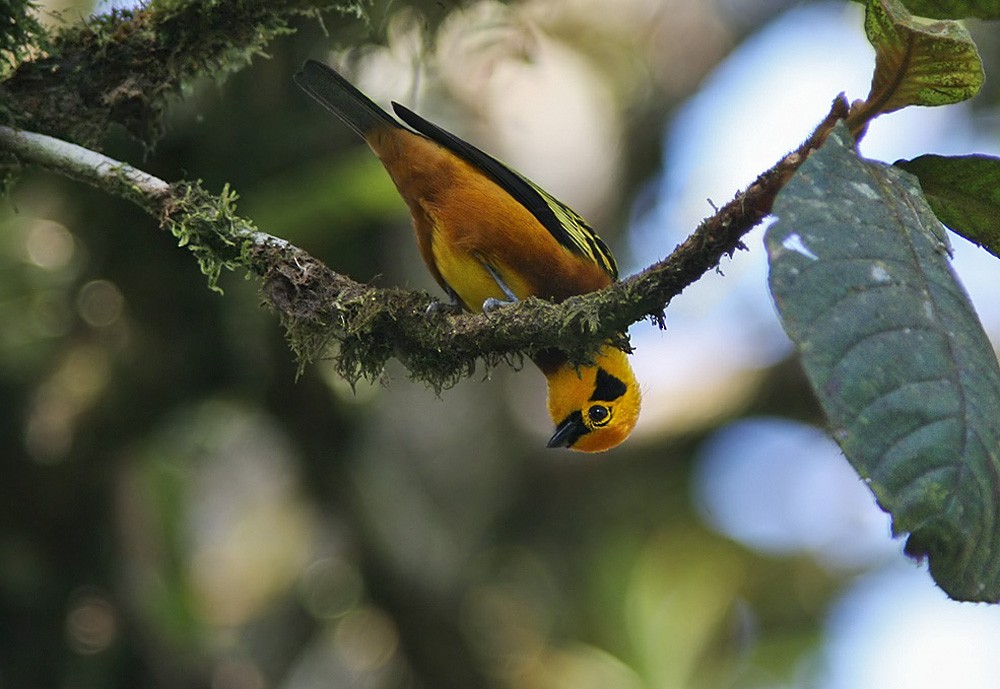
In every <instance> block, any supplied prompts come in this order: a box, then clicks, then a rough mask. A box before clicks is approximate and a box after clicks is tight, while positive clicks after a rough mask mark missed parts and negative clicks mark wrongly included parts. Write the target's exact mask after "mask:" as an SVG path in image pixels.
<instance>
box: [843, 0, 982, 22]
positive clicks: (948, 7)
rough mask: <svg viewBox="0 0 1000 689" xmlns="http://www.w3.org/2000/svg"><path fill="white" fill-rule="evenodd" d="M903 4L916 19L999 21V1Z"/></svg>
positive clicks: (908, 1) (931, 0)
mask: <svg viewBox="0 0 1000 689" xmlns="http://www.w3.org/2000/svg"><path fill="white" fill-rule="evenodd" d="M855 2H860V3H862V4H864V0H855ZM903 4H904V5H906V9H908V10H909V11H910V12H912V13H913V14H915V15H917V16H918V17H932V18H934V19H965V18H966V17H977V18H979V19H1000V0H903Z"/></svg>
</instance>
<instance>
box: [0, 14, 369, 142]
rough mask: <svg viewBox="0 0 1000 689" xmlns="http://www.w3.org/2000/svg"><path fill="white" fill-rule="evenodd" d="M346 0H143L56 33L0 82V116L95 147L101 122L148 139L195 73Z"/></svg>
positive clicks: (236, 58)
mask: <svg viewBox="0 0 1000 689" xmlns="http://www.w3.org/2000/svg"><path fill="white" fill-rule="evenodd" d="M361 6H362V3H360V2H357V1H353V2H352V0H327V1H326V2H323V1H319V0H272V1H271V2H256V1H254V0H216V1H215V2H211V3H200V2H170V1H160V2H150V3H148V4H146V5H145V6H144V7H140V8H139V9H136V10H116V11H113V12H111V13H109V14H106V15H102V16H97V17H91V18H90V19H89V20H88V21H86V22H84V23H80V24H74V25H71V26H67V27H65V28H62V29H60V30H59V31H57V32H55V33H54V34H53V35H52V36H51V38H50V39H49V40H47V41H46V45H45V47H46V52H45V53H44V54H42V55H40V56H37V57H36V58H34V59H31V60H28V61H26V62H23V63H22V64H20V65H19V66H18V68H17V70H16V71H15V72H14V74H13V75H11V76H10V78H9V79H7V80H5V81H4V82H3V83H0V102H2V103H3V104H4V105H3V110H6V111H7V113H9V114H6V115H5V117H11V118H12V119H10V120H8V121H11V122H13V123H14V124H16V125H18V126H25V127H30V128H31V129H33V130H35V131H39V132H44V133H46V134H51V135H53V136H58V137H61V138H65V139H69V140H71V141H75V142H78V143H80V144H83V145H86V146H89V147H91V148H99V146H100V143H101V142H102V141H103V139H104V137H105V135H106V133H107V129H108V126H109V125H110V124H112V123H115V124H119V125H121V126H123V127H124V128H125V129H126V130H128V132H129V133H130V134H132V135H133V136H134V137H135V138H136V139H138V140H139V141H141V142H143V143H144V144H146V145H147V146H151V145H152V144H153V143H154V142H155V141H156V139H158V138H159V136H160V134H161V132H162V119H163V113H164V111H165V108H166V105H167V103H168V101H169V99H170V98H171V97H175V96H177V95H179V94H180V93H181V91H182V89H183V88H185V87H188V86H189V85H190V84H191V83H192V82H193V81H194V79H195V78H198V77H206V76H208V77H213V76H215V77H218V76H219V75H222V74H225V73H227V72H231V71H235V70H236V69H239V68H240V67H243V66H245V65H246V64H247V63H248V62H249V61H250V60H251V59H252V58H253V57H254V56H255V55H259V54H261V53H262V52H263V50H264V48H265V46H266V45H267V44H268V43H269V42H270V41H271V40H272V39H273V38H274V37H276V36H279V35H281V34H285V33H289V32H290V31H291V29H290V28H289V22H290V21H292V20H293V19H294V18H295V17H297V16H302V15H308V14H318V13H319V12H321V11H325V10H331V9H339V10H342V11H350V12H352V13H353V14H355V15H357V14H359V13H360V7H361Z"/></svg>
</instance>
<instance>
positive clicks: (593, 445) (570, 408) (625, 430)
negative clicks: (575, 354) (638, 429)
mask: <svg viewBox="0 0 1000 689" xmlns="http://www.w3.org/2000/svg"><path fill="white" fill-rule="evenodd" d="M546 378H547V379H548V383H549V414H550V415H551V416H552V421H553V422H554V423H555V424H556V430H555V433H554V434H553V435H552V438H551V439H549V445H548V446H549V447H568V448H569V449H571V450H579V451H581V452H603V451H604V450H609V449H611V448H612V447H614V446H616V445H618V444H619V443H621V442H622V441H623V440H625V438H627V437H628V436H629V434H630V433H631V432H632V428H634V427H635V422H636V420H637V419H638V418H639V405H640V401H641V400H640V397H641V395H640V393H639V384H638V383H637V382H636V379H635V374H634V373H632V367H631V366H630V365H629V362H628V357H627V356H626V355H625V353H624V352H622V351H621V350H619V349H615V348H614V347H604V348H602V349H601V352H600V354H599V355H598V356H597V358H596V360H595V361H594V365H593V366H580V367H576V366H572V365H570V364H563V365H561V366H559V367H558V368H555V369H553V370H552V372H551V373H547V374H546Z"/></svg>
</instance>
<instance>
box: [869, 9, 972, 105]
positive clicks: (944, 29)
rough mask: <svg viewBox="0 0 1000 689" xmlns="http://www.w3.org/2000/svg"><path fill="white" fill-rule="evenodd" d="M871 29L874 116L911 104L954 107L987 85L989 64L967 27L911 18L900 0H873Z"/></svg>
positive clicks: (870, 15) (870, 94) (870, 99)
mask: <svg viewBox="0 0 1000 689" xmlns="http://www.w3.org/2000/svg"><path fill="white" fill-rule="evenodd" d="M865 33H866V34H868V40H869V41H871V44H872V45H873V46H874V47H875V73H874V75H873V76H872V86H871V92H870V93H869V95H868V99H867V101H866V102H865V104H864V105H863V106H862V108H863V110H864V112H865V113H866V114H867V115H868V116H869V117H874V116H875V115H877V114H884V113H888V112H893V111H894V110H899V109H900V108H904V107H906V106H908V105H948V104H950V103H958V102H960V101H963V100H967V99H969V98H971V97H972V96H974V95H976V94H977V93H979V89H981V88H982V86H983V79H984V75H983V63H982V60H981V59H980V58H979V52H978V51H977V50H976V44H975V43H973V42H972V37H971V36H969V32H968V31H966V30H965V28H964V27H963V26H962V25H961V24H958V23H957V22H953V21H935V22H928V21H927V20H922V19H919V18H915V17H913V16H911V15H910V14H909V13H908V12H907V11H906V9H905V8H904V7H903V6H902V5H901V4H900V3H899V1H898V0H869V2H868V5H867V10H866V12H865Z"/></svg>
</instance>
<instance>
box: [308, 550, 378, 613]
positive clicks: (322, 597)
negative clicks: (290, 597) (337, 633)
mask: <svg viewBox="0 0 1000 689" xmlns="http://www.w3.org/2000/svg"><path fill="white" fill-rule="evenodd" d="M301 591H302V600H303V605H304V606H305V608H306V610H308V611H309V612H310V613H311V614H312V615H314V616H315V617H322V618H335V617H341V616H343V615H345V614H347V613H348V612H349V611H350V610H351V609H352V608H354V607H355V606H356V605H357V604H358V602H359V601H360V600H361V594H362V591H363V585H362V581H361V574H360V572H358V569H357V567H355V566H354V565H352V564H351V563H350V562H347V561H346V560H343V559H341V558H336V557H325V558H322V559H319V560H316V561H315V562H313V563H312V564H310V565H309V567H307V568H306V571H305V572H304V573H303V575H302V588H301Z"/></svg>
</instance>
